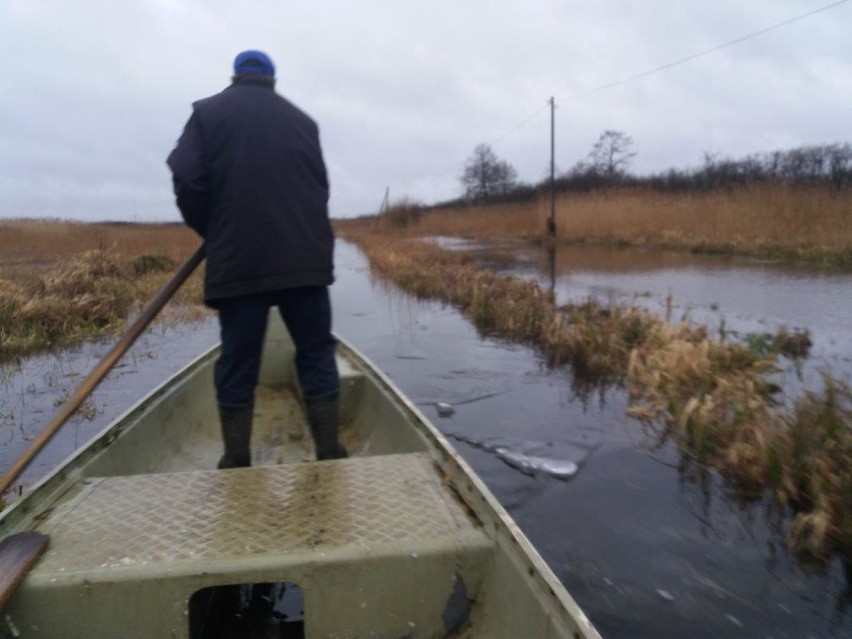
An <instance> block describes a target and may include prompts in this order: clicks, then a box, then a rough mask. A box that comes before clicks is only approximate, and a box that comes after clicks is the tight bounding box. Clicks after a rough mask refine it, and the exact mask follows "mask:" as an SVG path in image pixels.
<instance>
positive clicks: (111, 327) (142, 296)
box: [0, 220, 205, 361]
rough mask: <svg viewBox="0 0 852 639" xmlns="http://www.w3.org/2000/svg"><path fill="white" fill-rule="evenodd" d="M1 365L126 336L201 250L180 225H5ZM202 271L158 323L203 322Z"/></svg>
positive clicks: (0, 271)
mask: <svg viewBox="0 0 852 639" xmlns="http://www.w3.org/2000/svg"><path fill="white" fill-rule="evenodd" d="M0 226H2V228H0V231H2V232H0V361H2V360H8V359H10V358H13V357H19V356H22V355H26V354H30V353H33V352H37V351H39V350H43V349H46V348H51V347H57V346H68V345H71V344H74V343H77V342H79V341H81V340H84V339H90V338H96V337H103V336H106V335H111V334H114V333H116V332H119V331H121V330H122V329H123V328H124V327H125V326H126V322H127V319H128V317H130V316H132V315H133V313H134V311H135V310H137V309H139V308H140V307H141V306H143V305H144V304H146V303H147V302H148V301H150V300H151V299H152V298H153V296H154V295H155V294H156V292H157V291H158V290H159V289H160V288H161V287H162V286H163V285H164V284H165V283H166V282H167V281H168V279H170V278H171V277H172V275H173V274H174V272H175V270H176V268H177V267H178V266H179V265H180V264H181V263H182V262H183V261H184V260H185V259H186V258H188V256H189V255H190V254H191V253H192V251H194V250H195V248H196V247H197V246H198V243H199V241H198V239H197V238H195V237H194V236H193V234H192V233H191V232H190V231H188V230H186V229H183V228H182V227H180V226H177V225H150V226H149V225H111V224H77V223H69V222H41V221H35V220H22V221H12V222H4V223H2V224H0ZM201 300H202V280H201V269H199V272H197V273H196V274H194V275H193V277H192V278H191V279H190V280H189V282H187V284H185V285H184V287H183V288H182V289H181V291H180V292H179V293H178V294H177V295H176V297H175V299H174V300H173V302H171V303H170V304H169V305H168V306H167V307H166V309H165V310H164V311H163V313H162V314H161V317H160V321H167V322H170V321H186V320H194V319H198V318H200V317H203V316H204V314H205V311H204V308H203V306H202V304H201Z"/></svg>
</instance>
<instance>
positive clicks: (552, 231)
mask: <svg viewBox="0 0 852 639" xmlns="http://www.w3.org/2000/svg"><path fill="white" fill-rule="evenodd" d="M555 111H556V102H555V101H554V99H553V97H552V96H551V98H550V216H549V217H548V218H547V236H548V237H549V238H552V239H556V116H555Z"/></svg>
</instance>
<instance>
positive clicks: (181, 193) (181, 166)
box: [166, 111, 210, 237]
mask: <svg viewBox="0 0 852 639" xmlns="http://www.w3.org/2000/svg"><path fill="white" fill-rule="evenodd" d="M166 163H167V164H168V165H169V168H170V169H171V171H172V183H173V186H174V192H175V198H176V202H177V207H178V209H179V210H180V213H181V215H182V216H183V219H184V221H185V222H186V223H187V225H188V226H189V227H190V228H192V229H193V230H194V231H195V232H196V233H198V234H199V235H200V236H201V237H204V236H205V235H206V233H207V220H208V218H209V214H210V175H209V167H208V165H207V158H206V150H205V145H204V136H203V132H202V129H201V124H200V123H199V121H198V115H197V114H196V113H195V112H194V111H193V113H192V115H191V116H190V118H189V120H188V121H187V123H186V126H185V127H184V129H183V134H182V135H181V136H180V139H179V140H178V142H177V146H176V147H175V148H174V150H173V151H172V152H171V153H170V154H169V157H168V160H166Z"/></svg>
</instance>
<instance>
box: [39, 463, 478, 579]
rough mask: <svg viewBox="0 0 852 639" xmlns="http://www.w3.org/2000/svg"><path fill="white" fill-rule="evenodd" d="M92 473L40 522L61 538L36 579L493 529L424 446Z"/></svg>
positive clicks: (354, 550)
mask: <svg viewBox="0 0 852 639" xmlns="http://www.w3.org/2000/svg"><path fill="white" fill-rule="evenodd" d="M88 483H89V485H88V486H87V487H86V488H85V490H84V491H83V492H82V493H81V494H80V495H78V496H77V497H76V498H75V499H74V500H73V501H71V502H69V503H67V504H64V505H63V506H60V507H59V508H57V509H56V510H55V511H54V512H53V513H52V514H51V515H50V516H49V517H48V518H47V519H46V520H45V521H44V522H43V523H42V524H41V525H40V526H39V530H41V531H42V532H46V533H48V534H50V536H51V547H50V550H49V551H48V552H47V553H46V555H45V556H44V558H43V559H42V560H41V562H40V563H39V564H38V565H37V566H36V568H35V570H34V571H33V574H32V575H31V576H32V577H33V578H34V579H36V580H39V581H41V580H42V579H45V580H47V581H50V578H51V577H52V576H53V577H55V576H59V575H61V576H62V578H63V579H67V578H68V577H70V576H71V574H74V573H77V574H78V575H79V576H80V577H83V576H85V578H86V579H87V580H100V579H114V578H115V577H116V572H118V573H123V574H124V575H125V577H131V575H132V573H134V572H135V571H137V570H140V569H141V570H144V571H145V572H146V573H147V574H148V575H149V576H150V575H151V573H152V571H153V572H154V573H157V572H158V566H159V568H162V570H163V572H164V573H167V572H169V571H171V570H172V569H174V568H175V564H174V562H192V563H195V562H199V563H202V562H204V563H206V562H219V561H228V562H232V561H234V560H237V561H239V560H241V559H250V558H263V557H269V556H277V557H280V556H281V555H292V556H293V559H294V560H297V559H299V556H302V557H304V560H305V561H316V560H318V559H319V558H320V557H321V556H322V555H324V554H326V553H334V554H335V555H336V556H338V558H340V557H341V556H342V557H343V558H345V555H346V554H347V553H351V554H352V555H353V558H354V557H355V556H357V555H358V554H363V552H364V550H365V549H371V550H375V549H379V550H380V549H381V548H383V547H385V546H387V545H390V546H391V547H396V548H399V547H411V548H429V547H434V544H435V543H436V542H440V543H443V544H450V545H451V544H453V543H463V540H467V541H468V542H469V541H470V540H471V539H476V538H481V537H483V533H482V531H480V530H478V528H477V527H476V525H475V524H474V523H473V522H471V520H470V519H469V517H468V515H467V514H466V512H465V511H464V509H463V507H462V506H461V505H460V504H458V503H457V501H456V500H455V498H454V497H453V496H452V493H451V492H450V491H449V490H448V489H447V488H445V487H444V486H443V485H442V484H441V480H440V478H439V477H438V475H437V473H436V471H435V470H434V468H433V465H432V462H431V460H430V459H429V457H428V455H426V454H406V455H387V456H376V457H363V458H354V459H346V460H338V461H332V462H312V463H299V464H285V465H279V466H261V467H253V468H245V469H235V470H230V471H192V472H181V473H171V474H160V475H133V476H124V477H104V478H95V479H91V480H88ZM201 568H202V569H203V567H201ZM116 569H119V570H117V571H116ZM80 573H85V575H80Z"/></svg>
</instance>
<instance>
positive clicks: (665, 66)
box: [431, 0, 849, 179]
mask: <svg viewBox="0 0 852 639" xmlns="http://www.w3.org/2000/svg"><path fill="white" fill-rule="evenodd" d="M847 2H849V0H838V1H837V2H832V3H830V4H827V5H824V6H822V7H818V8H816V9H813V10H811V11H807V12H805V13H801V14H799V15H796V16H793V17H792V18H788V19H786V20H782V21H781V22H776V23H775V24H772V25H769V26H768V27H764V28H762V29H758V30H757V31H752V32H750V33H746V34H745V35H742V36H739V37H737V38H734V39H733V40H728V41H726V42H722V43H721V44H717V45H715V46H713V47H710V48H709V49H705V50H703V51H699V52H697V53H693V54H690V55H687V56H684V57H682V58H678V59H677V60H673V61H672V62H667V63H665V64H662V65H660V66H657V67H654V68H652V69H647V70H645V71H640V72H638V73H635V74H633V75H631V76H628V77H626V78H622V79H621V80H614V81H612V82H607V83H606V84H602V85H600V86H598V87H595V88H593V89H587V90H585V91H580V92H578V93H574V94H571V95H569V96H567V97H565V98H564V99H566V100H573V99H574V98H579V97H582V96H585V95H590V94H592V93H598V92H599V91H604V90H606V89H611V88H612V87H616V86H619V85H622V84H626V83H627V82H632V81H633V80H638V79H639V78H644V77H647V76H649V75H652V74H654V73H659V72H661V71H665V70H666V69H671V68H672V67H675V66H678V65H681V64H684V63H686V62H690V61H692V60H695V59H697V58H701V57H703V56H706V55H709V54H710V53H714V52H716V51H719V50H720V49H725V48H727V47H730V46H733V45H735V44H739V43H740V42H745V41H746V40H751V39H752V38H756V37H758V36H761V35H763V34H765V33H768V32H770V31H774V30H775V29H779V28H781V27H784V26H787V25H788V24H792V23H794V22H798V21H800V20H804V19H805V18H809V17H810V16H813V15H816V14H818V13H822V12H823V11H828V10H829V9H833V8H835V7H838V6H840V5H841V4H846V3H847ZM549 106H550V101H549V100H548V101H547V102H545V103H544V104H543V105H542V106H541V107H540V108H538V109H537V110H536V111H534V112H533V113H532V114H530V115H528V116H527V117H525V118H524V119H523V120H521V121H520V122H519V123H518V124H516V125H515V126H513V127H512V128H511V129H509V130H507V131H506V132H505V133H503V134H502V135H500V136H498V137H496V138H494V139H493V140H492V141H491V142H490V144H492V145H494V144H497V143H498V142H500V141H501V140H503V139H505V138H507V137H509V136H510V135H511V134H512V133H514V132H515V131H517V130H518V129H520V128H522V127H524V126H526V125H527V124H528V123H529V122H530V121H532V120H533V119H534V118H535V117H537V116H538V115H539V114H541V113H542V112H543V111H544V110H545V109H547V108H548V107H549ZM460 166H464V163H463V162H462V163H458V164H456V165H454V166H453V168H451V169H448V170H446V171H444V172H443V173H440V174H438V175H434V176H431V177H432V178H435V179H440V178H443V177H444V176H446V175H447V174H449V173H450V172H453V171H456V170H458V167H460Z"/></svg>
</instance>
